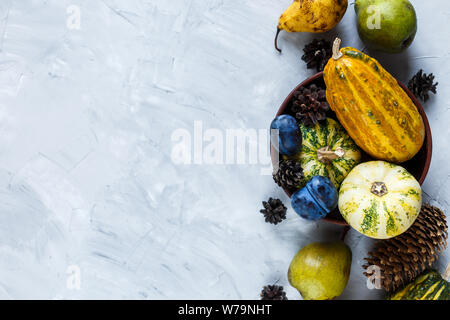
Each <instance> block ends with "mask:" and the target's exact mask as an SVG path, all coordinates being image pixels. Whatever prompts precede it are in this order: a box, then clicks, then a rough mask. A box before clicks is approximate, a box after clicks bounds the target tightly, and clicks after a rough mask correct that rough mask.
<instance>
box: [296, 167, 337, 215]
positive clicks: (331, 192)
mask: <svg viewBox="0 0 450 320" xmlns="http://www.w3.org/2000/svg"><path fill="white" fill-rule="evenodd" d="M337 203H338V192H337V190H336V187H335V186H334V185H333V183H332V182H331V181H330V180H329V179H328V178H326V177H322V176H315V177H314V178H312V179H311V180H310V181H309V182H308V183H307V184H306V186H305V187H304V188H302V189H300V190H298V191H297V192H295V193H294V194H293V195H292V198H291V205H292V208H293V209H294V210H295V212H297V214H298V215H299V216H300V217H302V218H304V219H307V220H320V219H323V218H325V216H326V215H327V214H328V213H330V212H331V211H333V210H334V209H336V207H337Z"/></svg>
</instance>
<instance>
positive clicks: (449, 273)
mask: <svg viewBox="0 0 450 320" xmlns="http://www.w3.org/2000/svg"><path fill="white" fill-rule="evenodd" d="M442 279H444V280H445V281H450V263H449V264H448V265H447V269H445V272H444V274H443V275H442Z"/></svg>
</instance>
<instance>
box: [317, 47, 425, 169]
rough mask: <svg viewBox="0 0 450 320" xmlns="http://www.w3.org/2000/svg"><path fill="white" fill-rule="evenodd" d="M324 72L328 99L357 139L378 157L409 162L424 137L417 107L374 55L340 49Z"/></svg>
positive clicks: (369, 152)
mask: <svg viewBox="0 0 450 320" xmlns="http://www.w3.org/2000/svg"><path fill="white" fill-rule="evenodd" d="M339 46H340V39H336V41H335V43H334V46H333V57H332V58H331V59H330V60H329V61H328V63H327V65H326V67H325V70H324V80H325V84H326V86H327V101H328V103H329V104H330V107H331V109H332V110H333V111H334V112H335V113H336V115H337V117H338V119H339V122H340V123H341V124H342V125H343V126H344V128H345V129H346V130H347V132H348V134H349V135H350V136H351V137H352V138H353V140H354V141H355V143H356V144H357V145H358V146H359V147H360V148H361V149H363V150H364V151H366V152H367V153H368V154H369V155H371V156H372V157H373V158H375V159H379V160H386V161H389V162H393V163H402V162H405V161H407V160H410V159H411V158H412V157H414V156H415V155H416V154H417V153H418V152H419V150H420V148H421V147H422V145H423V142H424V139H425V126H424V123H423V119H422V117H421V115H420V114H419V112H418V111H417V108H416V106H415V105H414V103H413V102H412V100H411V99H410V98H409V96H408V95H407V94H406V92H405V91H404V90H403V89H402V88H401V87H400V86H399V84H398V83H397V81H396V80H395V78H394V77H392V76H391V75H390V74H389V73H388V72H387V71H386V70H385V69H384V68H383V67H382V66H381V65H380V63H379V62H378V61H376V60H375V59H373V58H371V57H369V56H368V55H366V54H364V53H362V52H360V51H359V50H357V49H354V48H342V49H340V50H339Z"/></svg>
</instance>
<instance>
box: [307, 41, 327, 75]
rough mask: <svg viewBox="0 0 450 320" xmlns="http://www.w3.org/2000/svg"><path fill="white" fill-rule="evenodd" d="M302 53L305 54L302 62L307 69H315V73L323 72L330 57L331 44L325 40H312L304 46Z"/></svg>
mask: <svg viewBox="0 0 450 320" xmlns="http://www.w3.org/2000/svg"><path fill="white" fill-rule="evenodd" d="M303 52H304V53H305V54H304V55H303V56H302V60H303V61H305V62H306V67H307V68H308V69H312V68H316V70H317V72H320V71H323V69H324V68H325V66H326V64H327V62H328V60H329V59H330V58H331V56H332V47H331V42H329V41H327V40H325V39H321V40H318V39H314V40H313V41H312V42H310V43H308V44H307V45H306V46H305V48H304V49H303Z"/></svg>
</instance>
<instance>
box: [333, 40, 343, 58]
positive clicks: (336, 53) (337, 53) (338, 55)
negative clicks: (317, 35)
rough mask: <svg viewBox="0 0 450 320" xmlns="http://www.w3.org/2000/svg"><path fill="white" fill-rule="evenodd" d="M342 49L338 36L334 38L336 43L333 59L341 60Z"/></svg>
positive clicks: (334, 44)
mask: <svg viewBox="0 0 450 320" xmlns="http://www.w3.org/2000/svg"><path fill="white" fill-rule="evenodd" d="M340 49H341V39H339V38H336V40H334V43H333V59H334V60H339V59H340V58H341V57H342V56H343V54H342V52H341V50H340Z"/></svg>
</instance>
